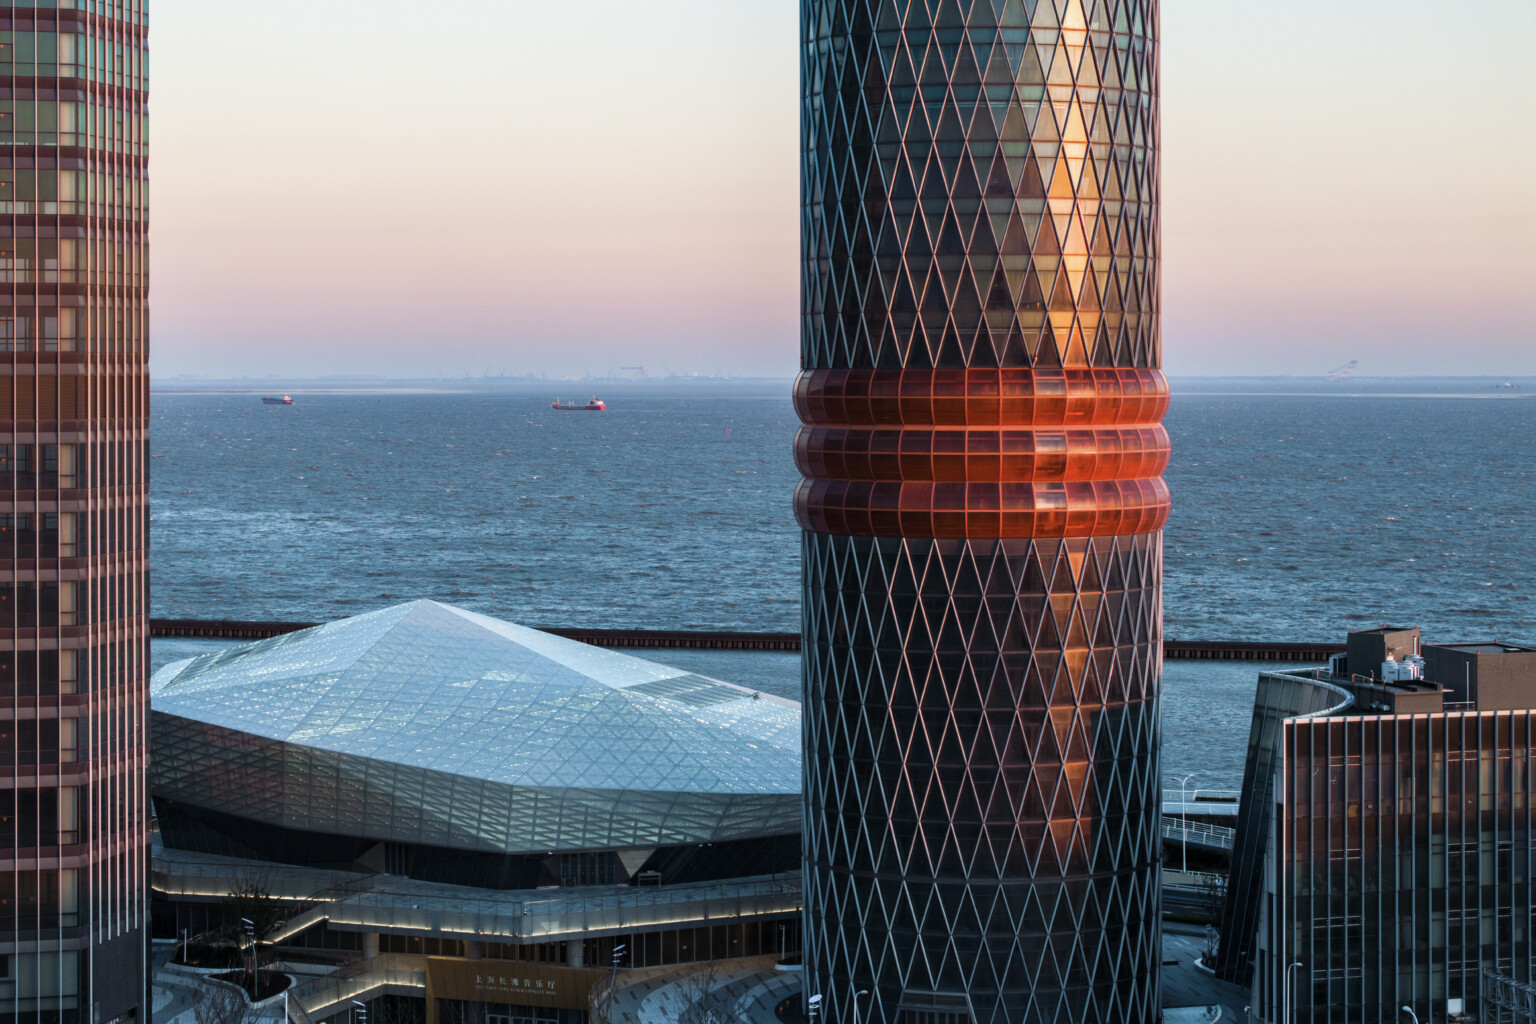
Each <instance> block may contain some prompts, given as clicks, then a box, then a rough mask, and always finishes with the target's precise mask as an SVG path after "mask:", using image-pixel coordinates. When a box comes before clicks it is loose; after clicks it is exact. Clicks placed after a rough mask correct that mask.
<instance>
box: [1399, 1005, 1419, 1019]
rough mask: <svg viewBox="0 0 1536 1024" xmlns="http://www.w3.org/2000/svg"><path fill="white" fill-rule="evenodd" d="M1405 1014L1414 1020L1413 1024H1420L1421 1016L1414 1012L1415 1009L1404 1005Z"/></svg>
mask: <svg viewBox="0 0 1536 1024" xmlns="http://www.w3.org/2000/svg"><path fill="white" fill-rule="evenodd" d="M1403 1012H1404V1013H1406V1014H1407V1015H1408V1016H1410V1017H1412V1018H1413V1024H1419V1015H1418V1014H1416V1013H1414V1012H1413V1007H1411V1006H1408V1005H1406V1004H1405V1005H1404V1006H1403Z"/></svg>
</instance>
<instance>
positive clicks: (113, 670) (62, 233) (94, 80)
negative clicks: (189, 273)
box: [0, 0, 149, 1024]
mask: <svg viewBox="0 0 1536 1024" xmlns="http://www.w3.org/2000/svg"><path fill="white" fill-rule="evenodd" d="M144 15H145V11H144V6H143V3H142V0H122V2H100V0H37V2H35V3H3V4H0V775H3V777H4V779H5V782H4V790H3V794H4V795H3V796H0V949H4V950H5V951H6V952H5V955H4V956H0V968H3V970H0V1024H8V1022H13V1021H14V1022H29V1024H30V1022H39V1024H42V1022H49V1024H55V1022H56V1024H74V1022H84V1021H112V1020H120V1019H126V1018H132V1017H137V1018H139V1019H144V1018H146V1017H147V1015H148V1006H147V1004H146V1002H145V991H144V986H145V964H144V944H145V929H144V922H145V917H146V914H147V905H146V882H147V878H148V854H149V836H148V822H147V814H146V791H145V772H146V761H147V752H148V747H147V742H146V735H145V723H146V716H147V710H148V709H147V686H146V681H147V663H148V658H147V653H148V652H147V620H146V614H147V606H146V602H147V574H148V563H147V548H148V534H147V525H148V519H147V500H148V495H147V488H146V482H147V462H146V458H147V443H148V441H147V436H146V430H147V426H148V411H149V410H148V381H147V376H146V359H147V356H148V323H147V311H146V306H145V294H146V289H147V287H148V278H147V261H146V255H147V251H146V244H145V243H146V230H147V218H148V192H147V185H146V183H147V174H146V165H145V160H146V150H145V145H146V129H145V91H144V90H145V78H144V76H145V72H146V51H145V17H144Z"/></svg>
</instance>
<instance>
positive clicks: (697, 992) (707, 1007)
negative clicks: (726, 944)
mask: <svg viewBox="0 0 1536 1024" xmlns="http://www.w3.org/2000/svg"><path fill="white" fill-rule="evenodd" d="M722 989H723V986H722V984H721V981H720V970H719V966H718V965H717V964H716V963H715V962H714V961H709V962H707V963H705V964H704V965H703V966H702V969H701V970H698V971H695V972H693V973H692V974H689V975H688V976H687V977H685V978H684V979H683V980H682V981H680V982H678V984H677V993H678V997H679V1002H680V1003H681V1005H680V1006H679V1008H678V1013H677V1024H732V1018H731V1007H730V1006H729V1005H728V1003H729V1000H728V999H727V998H726V997H725V995H724V994H723V992H722Z"/></svg>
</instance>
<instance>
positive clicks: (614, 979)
mask: <svg viewBox="0 0 1536 1024" xmlns="http://www.w3.org/2000/svg"><path fill="white" fill-rule="evenodd" d="M628 948H629V943H627V942H621V943H619V944H618V945H617V946H614V947H613V968H612V970H611V971H610V972H609V974H608V1007H607V1009H606V1010H604V1011H603V1021H604V1024H607V1022H609V1021H611V1020H613V990H614V987H615V986H617V985H618V983H619V961H620V960H623V959H624V951H625V950H626V949H628Z"/></svg>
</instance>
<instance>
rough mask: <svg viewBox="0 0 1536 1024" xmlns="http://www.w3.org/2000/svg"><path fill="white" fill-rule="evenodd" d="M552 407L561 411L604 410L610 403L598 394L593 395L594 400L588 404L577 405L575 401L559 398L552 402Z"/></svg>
mask: <svg viewBox="0 0 1536 1024" xmlns="http://www.w3.org/2000/svg"><path fill="white" fill-rule="evenodd" d="M550 408H552V409H559V410H560V411H561V412H602V411H603V410H604V409H606V408H608V403H607V402H605V401H603V400H602V399H600V398H598V397H597V396H596V395H593V396H592V400H591V401H589V402H588V403H587V404H586V405H577V404H576V403H575V402H562V401H560V399H558V398H557V399H555V400H554V401H553V402H551V403H550Z"/></svg>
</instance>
